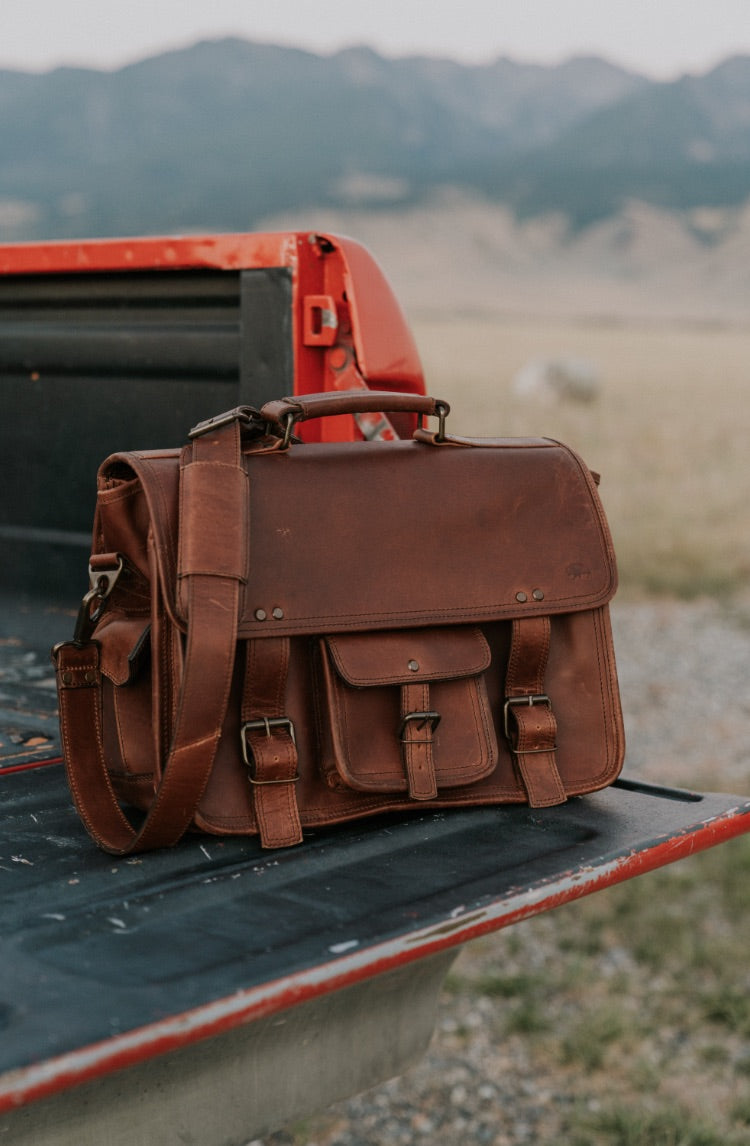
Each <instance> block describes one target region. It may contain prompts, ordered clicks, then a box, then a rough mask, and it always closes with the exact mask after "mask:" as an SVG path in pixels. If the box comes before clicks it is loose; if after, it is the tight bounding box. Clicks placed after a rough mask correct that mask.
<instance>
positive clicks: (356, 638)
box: [326, 627, 490, 688]
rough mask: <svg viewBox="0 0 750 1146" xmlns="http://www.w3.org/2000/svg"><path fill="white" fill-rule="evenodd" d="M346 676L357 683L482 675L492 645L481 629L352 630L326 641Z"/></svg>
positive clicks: (340, 672)
mask: <svg viewBox="0 0 750 1146" xmlns="http://www.w3.org/2000/svg"><path fill="white" fill-rule="evenodd" d="M326 643H327V645H328V650H329V652H330V654H331V657H332V658H333V662H334V664H335V666H336V669H337V671H338V673H339V675H340V676H341V677H343V679H344V680H345V681H346V682H347V683H348V684H350V685H353V686H354V687H355V688H367V687H371V686H374V685H384V684H419V683H420V682H421V681H432V680H455V679H457V678H458V677H465V676H477V675H478V674H479V673H481V672H484V671H485V669H486V668H488V667H489V663H490V648H489V645H488V644H487V641H486V640H485V638H484V636H483V635H482V633H481V631H480V630H479V629H471V628H463V627H461V628H442V629H409V630H406V631H404V630H402V631H396V632H388V633H378V634H377V635H375V634H373V633H346V634H340V635H339V636H336V637H328V638H327V640H326Z"/></svg>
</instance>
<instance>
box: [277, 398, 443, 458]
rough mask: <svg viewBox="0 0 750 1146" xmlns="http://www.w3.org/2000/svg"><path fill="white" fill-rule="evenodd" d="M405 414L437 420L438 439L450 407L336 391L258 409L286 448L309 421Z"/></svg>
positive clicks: (429, 400) (430, 401) (432, 401)
mask: <svg viewBox="0 0 750 1146" xmlns="http://www.w3.org/2000/svg"><path fill="white" fill-rule="evenodd" d="M377 413H389V414H394V413H406V414H418V415H420V417H424V416H425V415H427V416H429V417H436V418H439V419H440V429H439V431H438V437H442V435H443V432H444V428H445V419H446V417H447V415H448V414H449V413H450V406H449V405H448V403H447V402H444V401H443V399H442V398H432V397H430V395H429V394H402V393H401V392H400V391H394V390H337V391H329V392H326V393H322V394H300V395H296V396H295V397H293V398H276V399H274V400H273V401H271V402H266V404H265V405H264V406H263V407H262V408H261V410H260V417H261V419H262V420H263V421H264V422H267V423H268V424H269V425H271V426H276V427H278V428H279V429H280V430H282V431H283V432H284V441H285V444H287V445H288V443H289V441H290V440H291V432H292V428H293V427H294V425H295V424H296V423H297V422H306V421H307V420H308V419H309V418H325V417H329V416H333V415H336V414H377Z"/></svg>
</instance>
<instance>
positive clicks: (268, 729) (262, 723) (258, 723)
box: [240, 716, 299, 785]
mask: <svg viewBox="0 0 750 1146" xmlns="http://www.w3.org/2000/svg"><path fill="white" fill-rule="evenodd" d="M276 728H279V729H283V731H284V732H286V733H288V735H289V739H290V740H291V742H292V744H293V745H294V747H295V749H296V747H297V737H296V735H295V732H294V723H293V722H292V721H291V720H290V719H289V717H288V716H262V717H261V718H260V719H259V720H246V721H245V723H244V724H243V725H242V728H241V729H240V741H241V744H242V759H243V760H244V761H245V764H246V765H247V768H248V779H249V781H250V783H251V784H259V785H263V784H296V783H297V781H298V780H299V769H298V770H297V772H296V773H295V774H294V776H285V777H283V778H282V779H278V780H272V779H269V780H258V778H257V777H256V776H254V775H253V772H254V769H255V757H254V756H253V753H252V749H251V748H250V746H249V744H248V739H247V734H248V732H255V731H260V729H263V730H264V732H265V735H266V738H267V739H270V738H271V737H272V736H273V730H274V729H276Z"/></svg>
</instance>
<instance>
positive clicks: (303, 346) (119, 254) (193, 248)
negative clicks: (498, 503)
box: [0, 231, 425, 441]
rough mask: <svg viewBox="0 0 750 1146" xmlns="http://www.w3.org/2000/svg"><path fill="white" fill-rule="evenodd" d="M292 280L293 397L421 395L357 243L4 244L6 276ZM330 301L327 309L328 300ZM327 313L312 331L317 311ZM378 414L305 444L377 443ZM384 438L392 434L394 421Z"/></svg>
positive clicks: (380, 282) (410, 354)
mask: <svg viewBox="0 0 750 1146" xmlns="http://www.w3.org/2000/svg"><path fill="white" fill-rule="evenodd" d="M264 267H288V268H289V269H290V271H291V273H292V289H293V303H292V327H293V332H294V351H295V390H296V392H297V393H307V394H309V393H315V392H317V391H322V390H335V389H357V388H359V387H360V386H362V387H365V386H366V387H369V388H370V389H382V390H398V391H401V392H406V393H416V394H423V393H424V392H425V384H424V377H423V373H422V366H421V363H420V359H419V353H418V350H417V347H416V344H415V342H414V338H413V336H412V333H411V330H410V329H409V326H408V323H407V321H406V319H405V316H404V314H403V311H402V310H401V307H400V305H399V303H398V301H397V299H396V297H395V295H394V294H393V292H392V290H391V288H390V285H389V284H388V281H387V279H386V278H385V275H384V274H383V272H382V270H381V269H380V267H379V265H378V263H377V262H376V260H375V259H374V258H373V256H372V255H371V254H370V252H369V251H367V250H366V249H365V248H364V247H363V246H361V245H360V244H359V243H357V242H355V241H354V240H353V239H347V238H340V237H338V236H335V235H328V234H325V235H323V234H316V233H310V232H294V231H288V232H287V231H284V232H278V233H267V234H234V235H232V234H225V235H196V236H181V237H174V238H170V237H155V238H133V239H99V240H82V241H76V242H72V241H71V242H54V243H31V244H26V245H24V244H10V245H8V246H3V247H0V274H3V275H46V274H92V273H99V274H101V273H107V272H110V273H115V272H117V273H121V272H123V271H155V272H157V271H158V272H169V271H184V270H191V269H193V270H211V269H213V270H228V271H240V270H252V269H254V268H264ZM321 300H324V303H323V301H321ZM322 309H325V310H326V312H327V314H326V317H325V322H323V323H321V328H320V329H319V330H317V331H316V330H315V321H316V319H315V312H316V310H317V311H318V313H319V314H320V311H321V310H322ZM379 429H380V427H379V426H378V424H377V416H375V417H373V416H370V418H367V419H365V420H364V422H363V424H362V425H361V426H359V427H358V426H357V425H356V423H355V422H354V420H353V419H352V418H351V417H349V416H348V415H347V416H342V417H339V418H329V419H326V420H325V421H324V422H311V423H308V424H305V426H304V427H302V434H303V436H304V437H306V438H307V439H308V440H320V439H321V438H325V439H326V440H337V441H350V440H351V439H352V438H358V437H359V436H360V432H364V435H365V436H373V435H375V436H378V431H379ZM383 436H386V437H387V436H392V435H391V434H390V433H389V432H388V428H387V424H386V427H385V432H384V434H383Z"/></svg>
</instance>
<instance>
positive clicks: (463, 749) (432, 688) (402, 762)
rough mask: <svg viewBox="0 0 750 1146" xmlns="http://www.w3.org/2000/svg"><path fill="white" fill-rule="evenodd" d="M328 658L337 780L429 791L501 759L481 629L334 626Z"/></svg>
mask: <svg viewBox="0 0 750 1146" xmlns="http://www.w3.org/2000/svg"><path fill="white" fill-rule="evenodd" d="M320 660H321V670H322V673H321V675H322V696H321V702H320V705H319V714H318V716H319V722H321V724H322V725H323V728H322V735H321V737H320V740H321V765H322V769H323V772H324V775H325V776H326V779H327V780H328V782H329V784H331V786H333V787H347V788H350V789H353V790H355V791H359V792H378V793H388V792H391V793H393V792H408V793H409V795H410V796H412V798H414V799H417V800H428V799H434V798H435V797H436V796H437V794H438V791H439V790H440V789H447V788H459V787H463V786H465V785H467V784H473V783H475V782H476V781H478V780H482V779H483V778H484V777H485V776H488V775H489V774H490V773H491V772H492V770H493V769H494V767H495V765H496V763H497V741H496V738H495V732H494V728H493V723H492V719H491V714H490V707H489V701H488V698H487V689H486V686H485V681H484V673H485V671H486V669H487V668H488V666H489V663H490V649H489V646H488V644H487V641H486V640H485V638H484V636H483V634H482V632H481V630H480V629H477V628H468V627H456V628H447V627H444V628H437V629H409V630H399V631H395V632H386V633H347V634H342V635H338V636H328V637H323V638H322V639H321V642H320Z"/></svg>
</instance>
